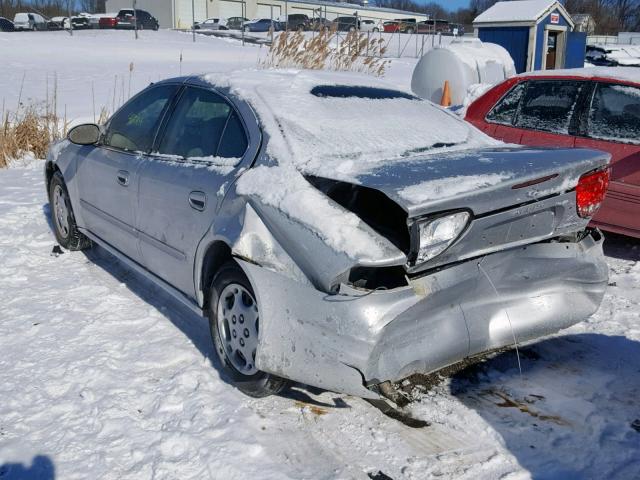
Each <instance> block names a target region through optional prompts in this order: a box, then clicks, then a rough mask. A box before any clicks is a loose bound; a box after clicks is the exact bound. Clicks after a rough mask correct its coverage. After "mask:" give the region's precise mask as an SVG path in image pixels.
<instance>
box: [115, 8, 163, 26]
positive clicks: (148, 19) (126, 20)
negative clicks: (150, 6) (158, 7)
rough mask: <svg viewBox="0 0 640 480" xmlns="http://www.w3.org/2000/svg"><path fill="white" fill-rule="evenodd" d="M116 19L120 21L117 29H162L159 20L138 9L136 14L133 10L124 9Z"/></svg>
mask: <svg viewBox="0 0 640 480" xmlns="http://www.w3.org/2000/svg"><path fill="white" fill-rule="evenodd" d="M116 18H117V19H118V22H117V23H116V28H121V29H127V30H132V29H134V28H137V29H138V30H158V28H160V24H159V23H158V20H157V19H156V18H155V17H154V16H153V15H151V14H150V13H149V12H147V11H146V10H139V9H136V10H135V12H134V11H133V9H132V8H123V9H122V10H120V11H119V12H118V16H117V17H116Z"/></svg>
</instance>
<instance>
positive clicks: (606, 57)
mask: <svg viewBox="0 0 640 480" xmlns="http://www.w3.org/2000/svg"><path fill="white" fill-rule="evenodd" d="M585 58H586V60H587V61H588V62H589V63H591V64H593V65H597V66H605V67H640V45H587V50H586V54H585Z"/></svg>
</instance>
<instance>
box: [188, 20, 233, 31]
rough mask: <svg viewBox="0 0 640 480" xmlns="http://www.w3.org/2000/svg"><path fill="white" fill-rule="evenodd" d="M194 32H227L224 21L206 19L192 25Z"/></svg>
mask: <svg viewBox="0 0 640 480" xmlns="http://www.w3.org/2000/svg"><path fill="white" fill-rule="evenodd" d="M193 29H194V30H227V26H226V25H225V22H224V19H222V20H221V19H219V18H207V19H206V20H205V21H203V22H196V23H194V25H193Z"/></svg>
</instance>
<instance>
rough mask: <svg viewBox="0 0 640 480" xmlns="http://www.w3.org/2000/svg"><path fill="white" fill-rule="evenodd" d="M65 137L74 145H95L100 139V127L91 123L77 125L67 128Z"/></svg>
mask: <svg viewBox="0 0 640 480" xmlns="http://www.w3.org/2000/svg"><path fill="white" fill-rule="evenodd" d="M67 138H68V139H69V141H70V142H71V143H75V144H76V145H95V144H96V143H98V141H99V140H100V127H99V126H98V125H95V124H93V123H85V124H84V125H78V126H77V127H73V128H72V129H71V130H69V134H68V135H67Z"/></svg>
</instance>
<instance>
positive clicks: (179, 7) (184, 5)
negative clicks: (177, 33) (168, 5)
mask: <svg viewBox="0 0 640 480" xmlns="http://www.w3.org/2000/svg"><path fill="white" fill-rule="evenodd" d="M173 2H174V17H173V24H174V28H191V25H193V22H194V21H196V22H202V21H204V20H206V19H207V18H209V15H208V13H209V12H208V11H207V9H208V7H209V3H210V2H208V1H206V0H201V1H198V0H196V1H194V2H193V3H192V2H191V0H173ZM192 6H193V8H192Z"/></svg>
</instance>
